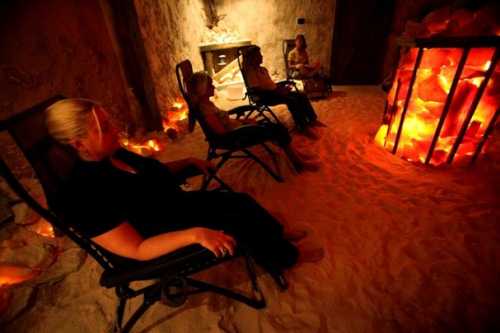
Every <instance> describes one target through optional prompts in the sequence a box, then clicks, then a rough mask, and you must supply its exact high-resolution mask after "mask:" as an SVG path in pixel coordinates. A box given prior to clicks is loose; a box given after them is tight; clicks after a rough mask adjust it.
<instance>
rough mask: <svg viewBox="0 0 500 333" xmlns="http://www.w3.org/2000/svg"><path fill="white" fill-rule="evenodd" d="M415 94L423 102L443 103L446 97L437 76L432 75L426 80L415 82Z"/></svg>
mask: <svg viewBox="0 0 500 333" xmlns="http://www.w3.org/2000/svg"><path fill="white" fill-rule="evenodd" d="M415 84H416V85H417V86H416V93H417V96H418V97H419V98H421V99H422V100H424V101H434V102H443V101H445V100H446V96H447V95H448V94H447V93H446V91H445V90H444V89H443V88H442V86H441V84H440V82H439V78H438V76H437V75H433V76H431V77H429V78H428V79H426V80H422V81H420V82H418V83H417V82H415Z"/></svg>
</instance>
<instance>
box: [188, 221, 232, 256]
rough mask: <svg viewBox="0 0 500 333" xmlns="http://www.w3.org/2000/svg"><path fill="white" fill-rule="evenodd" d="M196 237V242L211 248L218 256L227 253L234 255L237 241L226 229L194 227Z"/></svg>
mask: <svg viewBox="0 0 500 333" xmlns="http://www.w3.org/2000/svg"><path fill="white" fill-rule="evenodd" d="M194 237H195V242H196V243H198V244H200V245H201V246H203V247H204V248H206V249H208V250H210V251H211V252H212V253H213V254H214V255H215V256H216V257H224V256H226V255H227V254H229V255H232V256H233V255H234V249H235V247H236V241H235V240H234V238H233V237H231V236H229V235H226V234H225V233H224V231H216V230H212V229H207V228H201V227H200V228H194Z"/></svg>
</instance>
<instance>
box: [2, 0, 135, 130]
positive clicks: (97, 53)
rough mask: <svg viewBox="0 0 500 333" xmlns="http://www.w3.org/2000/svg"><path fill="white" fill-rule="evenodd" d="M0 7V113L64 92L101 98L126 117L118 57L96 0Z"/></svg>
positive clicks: (57, 1)
mask: <svg viewBox="0 0 500 333" xmlns="http://www.w3.org/2000/svg"><path fill="white" fill-rule="evenodd" d="M0 10H1V12H2V19H1V20H0V33H1V36H2V47H1V50H0V101H1V102H0V118H4V117H7V116H9V115H11V114H13V113H15V112H19V111H22V110H23V109H25V108H27V107H30V106H31V105H34V104H36V103H38V102H40V101H42V100H44V99H46V98H48V97H50V96H53V95H55V94H64V95H66V96H71V97H86V98H92V99H95V100H99V101H102V102H103V103H104V104H105V105H106V106H109V107H111V109H112V110H113V113H114V114H116V116H117V117H119V118H120V119H123V120H126V119H128V112H129V111H128V106H127V99H126V92H125V90H124V85H123V81H122V77H121V74H120V68H119V63H118V60H117V58H116V55H115V53H114V51H113V48H112V43H111V39H110V37H109V34H108V30H107V28H106V25H105V21H104V17H103V14H102V10H101V7H100V4H99V1H98V0H91V1H85V2H81V1H74V0H72V1H64V0H55V1H50V2H46V1H30V3H29V5H27V4H23V3H22V2H14V1H9V2H8V4H5V3H4V4H2V8H1V9H0Z"/></svg>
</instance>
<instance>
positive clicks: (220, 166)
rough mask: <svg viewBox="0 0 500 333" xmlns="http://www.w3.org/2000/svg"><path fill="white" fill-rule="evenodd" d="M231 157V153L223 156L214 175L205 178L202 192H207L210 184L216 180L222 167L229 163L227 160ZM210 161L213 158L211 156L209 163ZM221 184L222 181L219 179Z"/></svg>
mask: <svg viewBox="0 0 500 333" xmlns="http://www.w3.org/2000/svg"><path fill="white" fill-rule="evenodd" d="M230 156H231V153H226V154H224V155H223V156H222V159H221V160H220V161H219V162H218V163H217V164H216V166H215V170H214V172H213V174H211V175H210V176H208V177H206V176H204V178H203V184H202V185H201V190H202V191H205V190H206V189H207V188H208V185H209V184H210V182H211V181H212V179H215V177H216V174H217V172H218V171H219V169H220V168H222V166H223V165H224V163H226V162H227V160H228V159H229V157H230ZM210 160H212V156H210V157H209V158H208V161H210ZM221 182H222V181H221V180H220V179H219V183H221ZM224 185H225V184H224ZM224 187H227V188H228V189H231V188H230V187H229V186H227V185H225V186H224Z"/></svg>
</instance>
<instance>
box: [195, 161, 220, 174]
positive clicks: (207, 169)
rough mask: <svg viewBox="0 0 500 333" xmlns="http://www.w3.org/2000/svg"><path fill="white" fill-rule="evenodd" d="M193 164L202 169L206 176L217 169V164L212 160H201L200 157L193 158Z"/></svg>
mask: <svg viewBox="0 0 500 333" xmlns="http://www.w3.org/2000/svg"><path fill="white" fill-rule="evenodd" d="M191 164H192V165H193V166H194V167H195V168H196V169H198V170H200V171H201V172H202V173H203V174H204V175H205V176H210V173H213V172H214V171H215V166H214V165H213V163H212V162H210V161H204V160H200V159H199V158H192V159H191Z"/></svg>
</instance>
